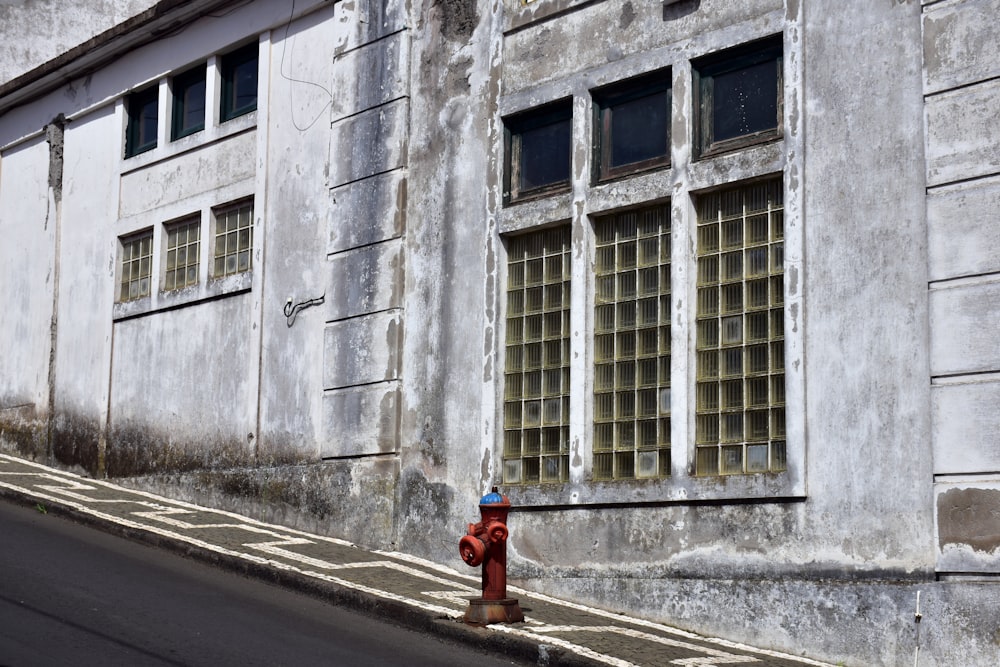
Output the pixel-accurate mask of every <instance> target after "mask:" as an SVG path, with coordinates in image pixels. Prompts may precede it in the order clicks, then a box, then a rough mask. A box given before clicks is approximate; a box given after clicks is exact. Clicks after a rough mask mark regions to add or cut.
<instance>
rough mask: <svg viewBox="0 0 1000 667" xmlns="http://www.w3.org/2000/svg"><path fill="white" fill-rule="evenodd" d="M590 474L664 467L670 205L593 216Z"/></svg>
mask: <svg viewBox="0 0 1000 667" xmlns="http://www.w3.org/2000/svg"><path fill="white" fill-rule="evenodd" d="M594 235H595V239H596V258H595V263H594V272H595V278H594V281H595V285H594V302H595V303H594V441H593V446H594V479H637V478H652V477H664V476H666V475H669V474H670V208H669V206H667V205H661V206H655V207H652V208H647V209H642V210H638V211H628V212H625V213H619V214H616V215H612V216H608V217H604V218H599V219H597V220H596V221H595V223H594Z"/></svg>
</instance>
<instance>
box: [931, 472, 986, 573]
mask: <svg viewBox="0 0 1000 667" xmlns="http://www.w3.org/2000/svg"><path fill="white" fill-rule="evenodd" d="M997 477H1000V470H989V471H982V472H980V471H976V472H949V473H939V474H935V475H934V482H935V483H939V484H966V483H968V482H978V481H993V480H995V479H996V478H997ZM997 574H1000V572H998V573H997Z"/></svg>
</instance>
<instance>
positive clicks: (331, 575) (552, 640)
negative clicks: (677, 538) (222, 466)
mask: <svg viewBox="0 0 1000 667" xmlns="http://www.w3.org/2000/svg"><path fill="white" fill-rule="evenodd" d="M0 490H2V491H5V492H6V494H7V495H17V496H21V497H22V498H28V499H30V500H32V501H34V502H37V503H39V505H41V506H45V505H46V504H49V505H53V506H56V505H58V506H62V507H66V508H69V509H71V510H74V511H76V512H78V513H81V514H84V515H88V516H90V517H93V518H95V519H97V520H100V521H105V522H111V523H115V524H118V525H120V526H125V527H128V528H131V529H135V530H142V531H147V532H148V533H152V534H155V535H158V536H160V537H161V538H166V539H169V540H175V541H177V542H180V543H185V544H189V545H192V546H195V547H198V548H201V549H204V550H207V551H210V552H215V553H218V554H223V555H226V556H229V557H234V558H239V559H243V560H246V561H249V562H252V563H256V564H258V565H264V566H269V567H274V568H280V569H282V570H285V571H291V572H296V573H299V574H301V575H305V576H307V577H311V578H313V579H316V580H318V581H326V582H330V583H332V584H336V585H339V586H342V587H345V588H348V589H351V590H355V591H358V592H360V593H363V594H367V595H371V596H375V597H377V598H381V599H386V600H392V601H395V602H402V603H404V604H406V605H410V606H412V607H414V608H416V609H420V610H423V611H424V612H428V613H430V614H433V615H435V616H444V617H447V618H452V619H459V618H461V616H462V614H463V613H464V611H465V608H466V606H467V605H468V600H469V598H472V597H477V596H478V594H479V576H478V573H474V574H465V573H460V572H457V571H454V570H451V569H449V568H446V567H443V566H440V565H438V564H435V563H431V562H428V561H424V560H422V559H419V558H415V557H412V556H409V555H406V554H401V553H390V552H382V551H367V550H364V549H361V548H359V547H357V546H355V545H353V544H351V543H349V542H345V541H344V540H338V539H333V538H329V537H323V536H319V535H312V534H308V533H304V532H301V531H296V530H292V529H288V528H283V527H281V526H276V525H271V524H265V523H262V522H260V521H255V520H253V519H249V518H247V517H243V516H240V515H237V514H233V513H231V512H223V511H219V510H212V509H208V508H204V507H198V506H196V505H191V504H189V503H183V502H179V501H174V500H169V499H167V498H164V497H162V496H156V495H153V494H149V493H144V492H141V491H134V490H131V489H125V488H123V487H120V486H116V485H114V484H111V483H109V482H105V481H102V480H93V479H87V478H83V477H79V476H77V475H74V474H72V473H67V472H63V471H59V470H55V469H52V468H48V467H46V466H42V465H39V464H36V463H33V462H29V461H24V460H21V459H18V458H15V457H12V456H7V455H2V454H0ZM456 558H457V557H456ZM509 590H510V592H511V594H512V595H516V596H517V597H518V598H519V599H520V603H521V606H522V608H523V609H524V610H525V622H524V623H517V624H512V625H507V626H503V625H495V626H490V628H489V630H490V631H491V632H498V633H507V634H510V635H515V636H518V637H521V638H523V639H527V640H530V641H533V642H536V643H537V644H538V645H539V647H540V648H539V655H540V656H541V655H543V654H544V652H545V651H546V650H547V647H557V648H559V649H562V650H563V651H568V652H571V653H573V654H576V655H579V656H582V657H585V658H589V659H591V660H593V661H595V662H597V663H602V664H607V665H613V666H615V667H628V666H631V665H680V666H687V667H712V666H714V665H720V666H721V665H753V666H754V667H800V666H802V665H815V666H820V667H824V665H825V663H820V662H816V661H812V660H807V659H803V658H797V657H794V656H790V655H783V654H779V653H774V652H770V651H764V650H760V649H755V648H753V647H750V646H744V645H741V644H735V643H732V642H728V641H725V640H721V639H713V638H710V637H700V636H698V635H694V634H691V633H688V632H683V631H680V630H677V629H674V628H670V627H668V626H665V625H662V624H658V623H652V622H648V621H645V620H642V619H637V618H630V617H628V616H623V615H621V614H616V613H612V612H606V611H603V610H599V609H593V608H590V607H586V606H583V605H578V604H574V603H570V602H565V601H562V600H557V599H554V598H551V597H547V596H544V595H539V594H536V593H531V592H528V591H524V590H521V589H517V588H514V587H509Z"/></svg>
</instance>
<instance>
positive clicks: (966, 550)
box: [923, 0, 1000, 575]
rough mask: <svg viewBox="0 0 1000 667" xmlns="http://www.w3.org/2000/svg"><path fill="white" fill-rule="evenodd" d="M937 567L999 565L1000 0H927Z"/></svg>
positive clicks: (992, 568) (979, 569)
mask: <svg viewBox="0 0 1000 667" xmlns="http://www.w3.org/2000/svg"><path fill="white" fill-rule="evenodd" d="M924 5H925V7H924V12H923V36H924V77H923V79H924V80H923V89H924V99H925V119H926V127H927V137H926V141H927V238H928V248H929V261H928V267H929V271H930V306H931V348H930V354H931V358H930V363H931V385H932V389H931V395H932V408H933V410H932V416H933V441H934V480H935V484H934V492H935V512H936V519H937V521H936V524H937V540H936V545H935V546H936V549H937V569H938V571H939V572H941V573H943V574H945V575H948V574H971V573H979V574H986V573H995V572H996V571H997V568H998V566H1000V523H998V519H997V517H998V515H1000V478H998V477H997V472H998V471H1000V438H998V436H997V428H996V424H997V413H996V405H997V403H996V399H997V397H998V392H1000V384H998V379H1000V377H998V371H1000V356H998V354H997V349H996V345H995V342H994V341H993V339H992V336H991V335H990V334H989V332H990V331H991V330H992V329H993V328H994V326H995V324H996V320H997V307H998V305H1000V302H998V299H1000V291H998V282H997V280H998V276H1000V252H998V250H997V244H996V234H997V231H996V229H997V226H996V224H995V223H996V221H997V219H998V217H997V206H996V204H997V202H998V201H1000V200H998V196H1000V189H998V183H1000V180H998V179H1000V143H998V142H1000V138H998V131H1000V115H998V113H997V106H998V103H1000V87H998V85H997V77H998V76H1000V63H998V62H997V59H996V58H995V57H994V56H993V55H992V54H994V53H996V49H997V45H998V44H1000V25H998V23H997V20H996V19H997V17H998V16H1000V3H998V2H996V1H995V0H969V1H966V2H942V3H932V2H925V3H924Z"/></svg>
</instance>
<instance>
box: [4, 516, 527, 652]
mask: <svg viewBox="0 0 1000 667" xmlns="http://www.w3.org/2000/svg"><path fill="white" fill-rule="evenodd" d="M512 664H523V663H515V662H513V661H511V660H509V659H505V658H503V656H495V655H487V654H484V653H480V652H478V651H476V650H475V649H473V648H470V647H467V646H464V645H454V644H449V643H445V642H443V641H441V640H439V639H438V638H436V637H433V636H428V635H424V634H420V633H417V632H413V631H411V630H407V629H403V628H399V627H396V626H394V625H392V624H389V623H385V622H380V621H378V620H373V619H371V618H369V617H367V616H364V615H362V614H357V613H354V612H351V611H348V610H344V609H341V608H338V607H335V606H332V605H329V604H326V603H324V602H321V601H319V600H316V599H313V598H310V597H308V596H304V595H299V594H297V593H294V592H292V591H288V590H286V589H282V588H277V587H274V586H270V585H268V584H265V583H262V582H258V581H254V580H250V579H246V578H244V577H241V576H239V575H236V574H233V573H230V572H227V571H224V570H218V569H214V568H212V567H209V566H207V565H203V564H201V563H198V562H195V561H191V560H187V559H184V558H183V557H181V556H177V555H175V554H173V553H169V552H165V551H161V550H157V549H154V548H152V547H148V546H145V545H142V544H138V543H134V542H130V541H128V540H126V539H123V538H120V537H116V536H112V535H108V534H106V533H102V532H100V531H97V530H94V529H92V528H88V527H84V526H81V525H77V524H74V523H72V522H70V521H68V520H65V519H62V518H60V517H56V516H53V515H50V514H43V513H42V512H40V511H38V510H36V509H31V508H25V507H21V506H17V505H12V504H10V503H7V502H4V501H0V665H3V666H5V667H7V666H10V667H32V666H34V665H41V666H49V665H75V666H77V665H78V666H87V665H101V666H102V667H104V666H109V665H127V666H128V667H139V666H145V665H156V666H158V665H212V666H213V667H222V666H226V665H241V666H243V665H295V666H297V667H298V666H307V665H345V666H350V667H354V666H367V665H408V666H414V665H420V666H422V665H449V666H450V665H469V666H470V667H471V666H475V667H498V666H499V665H512Z"/></svg>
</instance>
